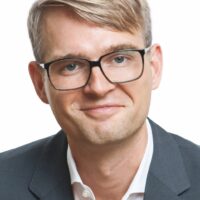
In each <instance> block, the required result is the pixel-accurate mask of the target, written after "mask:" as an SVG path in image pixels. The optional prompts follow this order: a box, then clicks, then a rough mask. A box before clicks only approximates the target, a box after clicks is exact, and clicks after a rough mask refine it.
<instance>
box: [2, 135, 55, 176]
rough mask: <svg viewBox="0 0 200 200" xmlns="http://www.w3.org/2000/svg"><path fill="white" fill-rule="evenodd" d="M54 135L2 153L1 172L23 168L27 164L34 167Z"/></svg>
mask: <svg viewBox="0 0 200 200" xmlns="http://www.w3.org/2000/svg"><path fill="white" fill-rule="evenodd" d="M52 137H54V136H49V137H47V138H43V139H40V140H37V141H34V142H31V143H29V144H26V145H23V146H20V147H17V148H15V149H11V150H8V151H5V152H2V153H0V172H2V171H15V170H16V169H17V168H18V169H23V168H24V167H25V166H30V167H31V168H32V167H33V165H34V162H36V161H37V160H38V159H39V157H40V155H41V152H42V151H43V148H44V146H45V144H46V143H47V142H48V141H49V140H51V138H52Z"/></svg>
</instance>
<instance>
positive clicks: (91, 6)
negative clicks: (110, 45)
mask: <svg viewBox="0 0 200 200" xmlns="http://www.w3.org/2000/svg"><path fill="white" fill-rule="evenodd" d="M58 6H65V7H67V8H68V9H69V10H70V11H72V13H74V14H75V15H77V16H79V17H80V18H82V19H83V20H86V21H89V22H92V23H94V24H96V25H98V26H104V27H106V26H107V27H110V28H113V29H115V30H118V31H125V32H129V33H133V34H134V32H135V31H136V30H141V31H142V33H143V35H144V41H145V45H146V46H149V45H151V42H152V33H151V17H150V9H149V6H148V3H147V1H146V0H114V1H110V0H37V1H36V2H35V3H34V4H33V6H32V8H31V9H30V12H29V17H28V31H29V37H30V40H31V43H32V48H33V52H34V55H35V58H36V60H37V61H39V62H42V60H43V58H44V55H45V44H44V38H43V37H44V33H45V32H44V31H45V30H43V29H42V22H43V20H44V19H43V14H44V12H45V9H46V8H47V7H58Z"/></svg>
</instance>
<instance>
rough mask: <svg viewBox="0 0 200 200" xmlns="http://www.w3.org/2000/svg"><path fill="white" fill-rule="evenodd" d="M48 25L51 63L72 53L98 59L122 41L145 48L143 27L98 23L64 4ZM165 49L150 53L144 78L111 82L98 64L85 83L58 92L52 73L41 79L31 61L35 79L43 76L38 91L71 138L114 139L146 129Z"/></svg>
mask: <svg viewBox="0 0 200 200" xmlns="http://www.w3.org/2000/svg"><path fill="white" fill-rule="evenodd" d="M45 30H46V35H45V37H46V41H48V53H47V54H46V57H45V61H46V62H47V61H51V60H54V59H57V58H62V57H64V56H66V55H68V54H70V55H71V54H72V55H75V56H80V57H82V58H86V59H89V60H93V61H95V60H98V59H99V57H100V56H102V55H104V54H106V53H108V51H111V49H116V48H117V49H118V48H119V47H120V46H130V47H134V48H137V49H143V48H144V47H145V46H144V41H143V37H142V34H141V32H137V33H136V34H135V35H133V34H130V33H127V32H119V31H113V30H111V29H108V28H104V27H98V26H95V25H93V24H89V23H87V22H84V21H81V20H77V19H76V18H71V17H68V14H67V13H66V10H64V9H58V10H54V11H53V12H50V11H49V12H48V13H47V15H46V21H45ZM160 54H161V52H160V48H159V46H154V47H152V50H151V52H150V53H149V54H147V55H145V67H144V73H143V75H142V77H141V78H140V79H138V80H136V81H133V82H128V83H124V84H112V83H110V82H108V80H107V79H106V78H105V77H104V75H103V74H102V72H101V71H100V69H99V68H98V67H94V68H93V69H92V74H91V77H90V80H89V82H88V84H87V85H86V86H85V87H84V88H81V89H77V90H71V91H58V90H55V89H54V88H53V87H52V86H51V84H50V83H49V80H48V77H47V74H46V73H45V75H44V76H45V77H44V79H40V77H41V76H40V75H41V74H39V73H40V72H39V71H38V72H37V70H35V72H36V73H32V72H31V71H34V69H33V68H34V67H35V69H36V66H34V64H33V63H32V64H30V73H31V76H32V79H34V78H33V77H37V78H35V80H36V81H35V82H37V83H36V84H35V87H36V90H37V93H38V94H39V96H40V97H41V99H42V100H43V101H45V102H46V103H49V104H50V106H51V108H52V111H53V113H54V115H55V117H56V119H57V121H58V123H59V124H60V126H61V127H62V129H63V130H64V131H65V132H66V134H67V137H68V140H69V142H71V143H85V144H110V143H116V142H120V141H122V140H125V139H128V138H130V137H132V136H133V137H134V135H136V134H137V133H138V132H139V130H142V129H143V130H145V126H144V124H145V120H146V117H147V114H148V110H149V104H150V97H151V90H152V89H154V88H156V87H157V86H158V84H159V79H160V71H161V70H160V68H161V55H160ZM31 68H32V70H31ZM37 73H38V74H37ZM33 74H35V75H34V76H33ZM121 76H123V73H122V74H121ZM33 82H34V81H33ZM38 82H39V83H40V84H38Z"/></svg>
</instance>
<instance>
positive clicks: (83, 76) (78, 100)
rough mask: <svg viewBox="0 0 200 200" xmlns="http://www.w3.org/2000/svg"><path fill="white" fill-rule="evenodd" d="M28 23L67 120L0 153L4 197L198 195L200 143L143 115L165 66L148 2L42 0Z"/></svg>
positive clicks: (43, 76) (59, 113)
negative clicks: (46, 134)
mask: <svg viewBox="0 0 200 200" xmlns="http://www.w3.org/2000/svg"><path fill="white" fill-rule="evenodd" d="M28 28H29V34H30V38H31V42H32V46H33V51H34V54H35V57H36V61H33V62H31V63H30V64H29V72H30V76H31V79H32V81H33V84H34V87H35V90H36V92H37V94H38V96H39V97H40V99H41V100H42V101H43V102H44V103H47V104H49V105H50V106H51V108H52V111H53V113H54V115H55V118H56V120H57V121H58V123H59V124H60V126H61V128H62V130H61V131H60V132H59V133H58V134H56V135H55V136H52V137H49V138H46V139H42V140H40V141H37V142H34V143H31V144H28V145H25V146H23V147H20V148H18V149H15V150H11V151H8V152H5V153H2V154H1V155H0V177H1V178H0V199H2V200H36V199H41V200H66V199H68V200H71V199H75V200H82V199H83V200H84V199H88V200H94V199H96V200H108V199H109V200H121V199H122V200H143V199H144V200H169V199H170V200H178V199H190V200H197V199H199V196H200V173H199V170H200V149H199V147H198V146H197V145H195V144H192V143H191V142H189V141H186V140H184V139H182V138H180V137H178V136H176V135H173V134H170V133H167V132H166V131H165V130H163V129H162V128H161V127H159V126H158V125H156V124H155V123H154V122H153V121H151V120H150V119H148V118H147V116H148V110H149V105H150V99H151V91H152V90H154V89H156V88H157V87H158V86H159V83H160V79H161V72H162V51H161V47H160V46H159V45H158V44H153V45H152V44H151V43H152V38H151V20H150V13H149V7H148V4H147V2H146V1H145V0H128V1H127V0H119V1H107V0H38V1H36V2H35V4H34V5H33V7H32V9H31V11H30V14H29V19H28Z"/></svg>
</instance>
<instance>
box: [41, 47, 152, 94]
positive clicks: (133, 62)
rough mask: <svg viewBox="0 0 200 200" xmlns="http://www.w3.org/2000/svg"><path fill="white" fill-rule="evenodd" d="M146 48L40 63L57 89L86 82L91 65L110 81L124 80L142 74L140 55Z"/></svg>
mask: <svg viewBox="0 0 200 200" xmlns="http://www.w3.org/2000/svg"><path fill="white" fill-rule="evenodd" d="M149 49H150V47H148V48H144V49H139V50H138V49H123V50H119V51H115V52H111V53H108V54H106V55H103V56H101V57H100V58H99V60H98V61H89V60H87V59H83V58H71V57H70V58H68V57H65V58H62V59H58V60H54V61H51V62H48V63H44V64H40V66H41V67H42V68H43V69H46V70H47V74H48V78H49V81H50V83H51V84H52V86H53V87H54V88H55V89H57V90H74V89H78V88H81V87H84V86H86V85H87V83H88V81H89V79H90V76H91V72H92V68H93V67H99V68H100V70H101V72H102V73H103V75H104V76H105V78H106V79H107V80H108V81H109V82H110V83H113V84H115V83H126V82H130V81H135V80H137V79H139V78H140V77H141V76H142V74H143V71H144V55H145V53H146V52H147V51H148V50H149Z"/></svg>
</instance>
